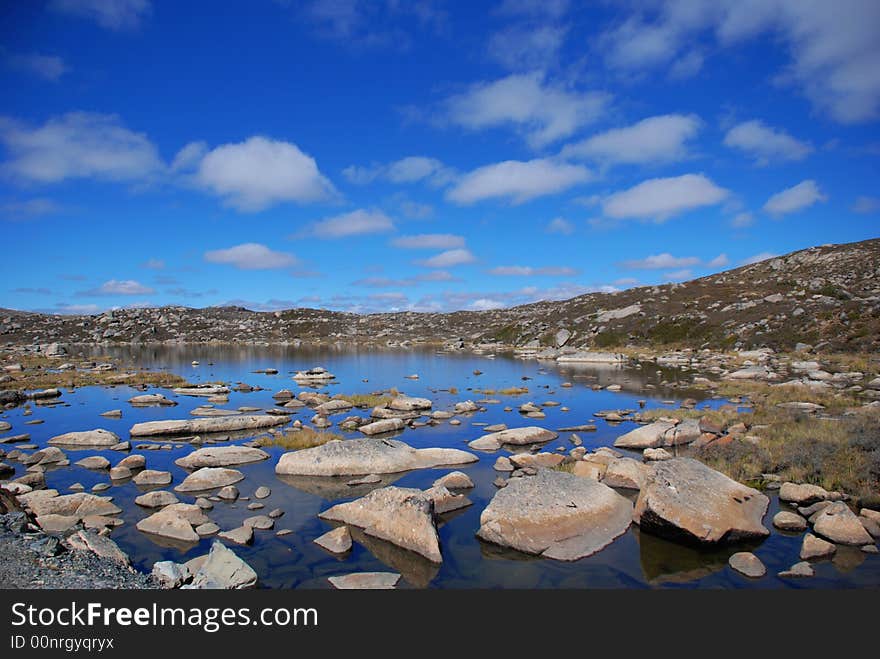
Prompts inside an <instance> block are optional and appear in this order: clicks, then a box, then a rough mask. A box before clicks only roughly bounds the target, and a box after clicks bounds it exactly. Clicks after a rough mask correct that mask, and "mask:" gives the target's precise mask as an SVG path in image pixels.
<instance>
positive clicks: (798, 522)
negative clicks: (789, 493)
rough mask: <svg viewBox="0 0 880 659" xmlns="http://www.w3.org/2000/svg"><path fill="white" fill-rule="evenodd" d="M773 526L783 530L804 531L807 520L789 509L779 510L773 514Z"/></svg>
mask: <svg viewBox="0 0 880 659" xmlns="http://www.w3.org/2000/svg"><path fill="white" fill-rule="evenodd" d="M773 526H775V527H776V528H777V529H782V530H783V531H794V532H800V531H806V530H807V520H805V519H804V518H803V517H801V516H800V515H798V514H797V513H795V512H792V511H790V510H780V511H779V512H778V513H776V514H775V515H774V516H773Z"/></svg>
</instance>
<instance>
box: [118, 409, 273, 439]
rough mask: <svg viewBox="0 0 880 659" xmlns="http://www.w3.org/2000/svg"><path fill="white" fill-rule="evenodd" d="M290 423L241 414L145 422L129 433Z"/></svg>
mask: <svg viewBox="0 0 880 659" xmlns="http://www.w3.org/2000/svg"><path fill="white" fill-rule="evenodd" d="M288 421H290V417H289V416H284V415H278V416H275V415H271V414H266V415H257V414H239V415H236V416H225V417H208V418H203V419H177V420H168V421H145V422H144V423H136V424H134V425H133V426H132V427H131V430H130V431H129V432H130V434H131V436H132V437H150V436H157V435H190V434H200V433H212V432H234V431H237V430H259V429H261V428H271V427H273V426H280V425H284V424H285V423H287V422H288ZM117 441H118V440H117ZM114 443H115V442H114Z"/></svg>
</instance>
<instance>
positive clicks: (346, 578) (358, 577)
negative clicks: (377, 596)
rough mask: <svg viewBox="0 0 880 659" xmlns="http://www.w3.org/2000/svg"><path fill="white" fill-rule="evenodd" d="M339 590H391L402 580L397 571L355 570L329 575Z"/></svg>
mask: <svg viewBox="0 0 880 659" xmlns="http://www.w3.org/2000/svg"><path fill="white" fill-rule="evenodd" d="M327 581H329V582H330V583H331V584H332V585H333V587H334V588H337V589H339V590H390V589H392V588H394V587H395V586H396V585H397V582H398V581H400V575H399V574H397V573H395V572H355V573H353V574H345V575H342V576H339V577H327Z"/></svg>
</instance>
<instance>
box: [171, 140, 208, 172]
mask: <svg viewBox="0 0 880 659" xmlns="http://www.w3.org/2000/svg"><path fill="white" fill-rule="evenodd" d="M206 153H208V144H207V143H206V142H190V143H189V144H187V145H185V146H184V147H183V148H182V149H181V150H180V151H178V152H177V154H176V155H175V156H174V160H172V161H171V171H172V172H180V171H184V170H191V169H195V168H196V167H197V166H198V164H199V162H200V161H201V159H202V158H204V157H205V154H206Z"/></svg>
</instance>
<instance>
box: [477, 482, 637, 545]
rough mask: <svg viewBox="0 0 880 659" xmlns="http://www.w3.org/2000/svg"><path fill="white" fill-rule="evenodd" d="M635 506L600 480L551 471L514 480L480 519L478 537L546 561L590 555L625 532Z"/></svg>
mask: <svg viewBox="0 0 880 659" xmlns="http://www.w3.org/2000/svg"><path fill="white" fill-rule="evenodd" d="M631 519H632V504H631V503H630V502H629V501H628V500H627V499H625V498H624V497H622V496H620V495H619V494H617V493H616V492H615V491H614V490H612V489H611V488H609V487H607V486H606V485H603V484H601V483H598V482H596V481H593V480H590V479H586V478H579V477H577V476H574V475H572V474H567V473H564V472H561V471H552V470H549V469H539V470H537V473H536V474H535V475H534V476H531V477H523V478H514V479H511V480H509V481H507V487H505V488H503V489H501V490H499V491H498V492H497V493H496V494H495V496H494V497H493V498H492V500H491V501H490V502H489V505H488V506H487V507H486V509H485V510H484V511H483V513H482V514H481V515H480V529H479V530H478V531H477V536H478V537H480V538H482V539H483V540H486V541H488V542H492V543H495V544H497V545H501V546H504V547H512V548H513V549H517V550H519V551H522V552H525V553H529V554H539V555H541V556H544V557H546V558H554V559H558V560H563V561H572V560H577V559H579V558H583V557H584V556H589V555H591V554H594V553H595V552H597V551H599V550H600V549H602V548H603V547H605V546H607V545H608V544H610V543H611V542H612V541H613V540H614V539H615V538H617V537H618V536H620V535H621V534H623V533H624V532H625V531H626V529H627V528H628V527H629V525H630V522H631Z"/></svg>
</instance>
